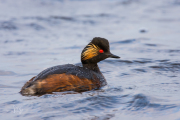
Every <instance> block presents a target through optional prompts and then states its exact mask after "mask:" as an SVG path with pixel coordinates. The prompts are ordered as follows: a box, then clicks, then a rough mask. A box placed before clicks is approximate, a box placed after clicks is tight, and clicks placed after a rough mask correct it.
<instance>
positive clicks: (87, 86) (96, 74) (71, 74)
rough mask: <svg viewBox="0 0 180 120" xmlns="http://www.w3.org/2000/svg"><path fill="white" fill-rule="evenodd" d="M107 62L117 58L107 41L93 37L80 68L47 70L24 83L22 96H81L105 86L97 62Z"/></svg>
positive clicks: (85, 50)
mask: <svg viewBox="0 0 180 120" xmlns="http://www.w3.org/2000/svg"><path fill="white" fill-rule="evenodd" d="M106 58H120V57H119V56H117V55H114V54H112V53H111V52H110V47H109V41H108V40H107V39H105V38H101V37H95V38H93V39H92V40H91V41H90V43H89V44H88V45H87V46H85V48H84V49H83V50H82V53H81V63H82V66H77V65H73V64H65V65H57V66H53V67H50V68H47V69H45V70H43V71H42V72H40V73H39V74H38V75H37V76H34V77H33V78H31V79H30V80H29V81H27V82H26V83H25V84H24V86H23V87H22V88H21V91H20V93H21V94H22V95H43V94H48V93H49V94H51V93H53V92H65V91H74V92H84V91H90V90H96V89H100V88H101V87H103V86H105V85H107V82H106V79H105V77H104V76H103V74H102V73H101V71H100V69H99V67H98V64H97V63H98V62H100V61H102V60H104V59H106Z"/></svg>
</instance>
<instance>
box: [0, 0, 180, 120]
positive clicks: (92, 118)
mask: <svg viewBox="0 0 180 120" xmlns="http://www.w3.org/2000/svg"><path fill="white" fill-rule="evenodd" d="M179 11H180V1H179V0H151V1H150V0H107V1H104V0H103V1H102V0H98V1H96V0H95V1H89V0H84V1H83V0H72V1H70V0H66V1H65V0H64V1H63V0H33V1H32V0H16V1H14V0H0V63H1V65H0V91H1V92H0V99H1V101H0V106H1V107H0V118H1V119H3V120H10V119H14V120H24V119H27V120H28V119H43V120H57V119H63V120H72V119H73V120H81V119H84V120H106V119H111V120H119V119H122V120H137V119H138V120H145V119H146V120H152V119H153V120H154V119H156V120H162V119H164V120H179V119H180V81H179V78H180V40H179V39H180V14H179ZM93 37H104V38H107V39H108V40H109V42H110V49H111V52H112V53H114V54H115V55H118V56H120V57H121V59H119V60H116V59H107V60H104V61H102V62H100V63H99V66H100V69H101V71H102V73H103V74H104V76H105V78H106V79H107V82H108V85H107V86H106V87H104V88H102V89H100V90H95V91H88V92H83V93H73V92H68V93H66V92H64V93H54V94H47V95H43V96H31V97H26V96H21V95H20V94H19V93H18V92H19V91H20V89H21V87H22V86H23V85H24V83H25V82H26V81H28V80H29V79H30V78H32V77H33V76H35V75H37V74H38V73H39V72H41V71H42V70H44V69H45V68H48V67H51V66H55V65H61V64H67V63H71V64H79V63H80V53H81V51H82V49H83V48H84V46H85V45H87V43H89V41H90V40H91V39H92V38H93Z"/></svg>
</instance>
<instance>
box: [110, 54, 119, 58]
mask: <svg viewBox="0 0 180 120" xmlns="http://www.w3.org/2000/svg"><path fill="white" fill-rule="evenodd" d="M108 57H109V58H120V57H119V56H117V55H114V54H112V53H109V54H108Z"/></svg>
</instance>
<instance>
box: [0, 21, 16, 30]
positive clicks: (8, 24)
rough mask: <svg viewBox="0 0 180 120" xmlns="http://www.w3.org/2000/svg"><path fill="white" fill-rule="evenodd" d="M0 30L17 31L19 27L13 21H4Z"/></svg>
mask: <svg viewBox="0 0 180 120" xmlns="http://www.w3.org/2000/svg"><path fill="white" fill-rule="evenodd" d="M0 30H17V26H16V25H15V23H13V22H11V21H3V22H0Z"/></svg>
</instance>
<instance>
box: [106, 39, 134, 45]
mask: <svg viewBox="0 0 180 120" xmlns="http://www.w3.org/2000/svg"><path fill="white" fill-rule="evenodd" d="M135 41H136V39H128V40H122V41H118V42H112V43H110V44H130V43H133V42H135Z"/></svg>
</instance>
